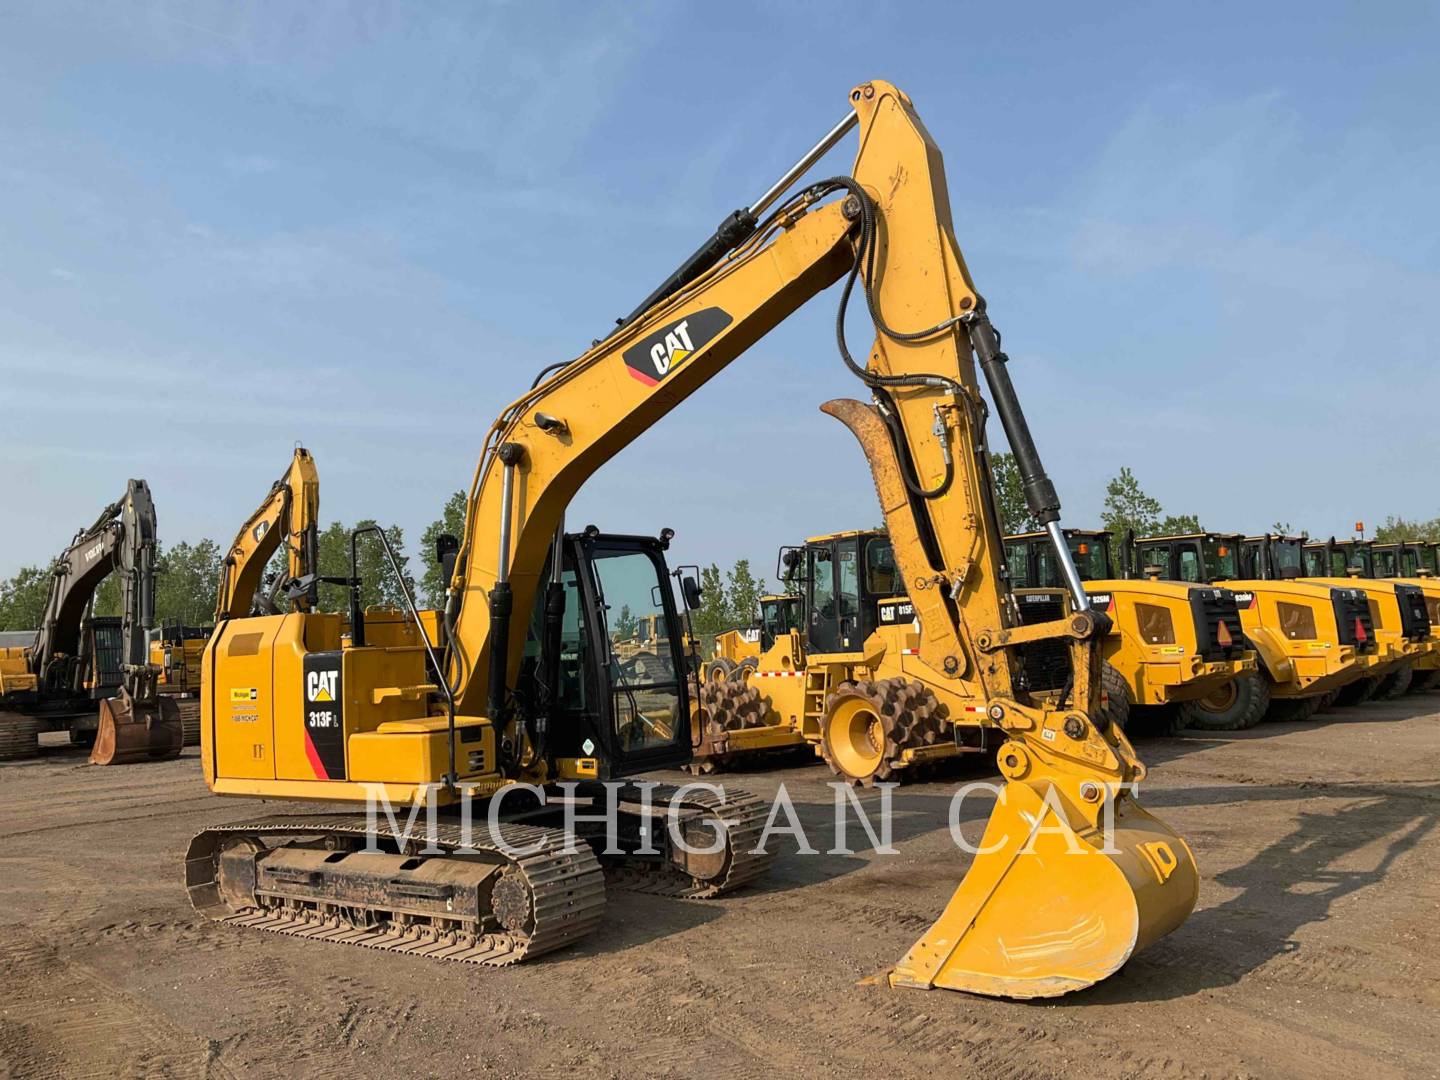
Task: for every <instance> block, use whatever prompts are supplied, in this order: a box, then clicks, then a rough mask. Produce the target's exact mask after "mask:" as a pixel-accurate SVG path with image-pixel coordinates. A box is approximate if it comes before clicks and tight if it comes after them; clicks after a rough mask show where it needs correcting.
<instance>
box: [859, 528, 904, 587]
mask: <svg viewBox="0 0 1440 1080" xmlns="http://www.w3.org/2000/svg"><path fill="white" fill-rule="evenodd" d="M865 589H866V591H867V592H868V593H869V594H870V595H871V596H875V597H880V596H894V595H896V594H897V593H900V592H903V591H904V586H903V585H902V584H901V583H900V572H899V571H898V570H897V569H896V567H895V548H894V547H893V546H891V544H890V539H889V537H883V538H877V539H875V540H871V541H870V542H869V543H867V544H866V545H865Z"/></svg>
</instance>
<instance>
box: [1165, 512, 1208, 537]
mask: <svg viewBox="0 0 1440 1080" xmlns="http://www.w3.org/2000/svg"><path fill="white" fill-rule="evenodd" d="M1204 531H1205V530H1204V529H1202V528H1201V527H1200V519H1199V518H1198V517H1196V516H1195V515H1194V514H1167V515H1165V517H1163V518H1162V519H1161V520H1160V524H1159V525H1158V526H1156V532H1158V533H1159V534H1160V535H1161V536H1183V535H1184V534H1185V533H1198V532H1204Z"/></svg>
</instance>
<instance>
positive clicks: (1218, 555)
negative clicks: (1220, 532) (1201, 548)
mask: <svg viewBox="0 0 1440 1080" xmlns="http://www.w3.org/2000/svg"><path fill="white" fill-rule="evenodd" d="M1236 547H1237V545H1236V543H1235V541H1233V540H1206V541H1205V571H1206V574H1207V580H1209V581H1224V580H1225V579H1227V578H1237V577H1239V576H1240V553H1239V552H1238V551H1237V550H1236ZM1185 580H1186V581H1190V580H1192V579H1191V578H1186V579H1185ZM1194 580H1199V579H1198V578H1197V579H1194Z"/></svg>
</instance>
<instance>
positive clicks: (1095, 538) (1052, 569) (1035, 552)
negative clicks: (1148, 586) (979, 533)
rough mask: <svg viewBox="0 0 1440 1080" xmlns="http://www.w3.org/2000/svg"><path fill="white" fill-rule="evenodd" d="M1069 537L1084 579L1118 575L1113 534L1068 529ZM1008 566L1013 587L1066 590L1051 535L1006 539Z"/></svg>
mask: <svg viewBox="0 0 1440 1080" xmlns="http://www.w3.org/2000/svg"><path fill="white" fill-rule="evenodd" d="M1065 540H1066V543H1067V544H1068V545H1069V547H1070V557H1071V559H1073V560H1074V562H1075V569H1076V570H1078V571H1079V572H1080V580H1081V581H1108V580H1111V579H1113V578H1114V577H1115V566H1114V563H1113V561H1112V559H1111V556H1110V534H1109V533H1108V532H1103V531H1097V530H1090V529H1066V530H1065ZM1005 567H1006V570H1007V571H1008V574H1009V578H1010V587H1011V588H1012V589H1063V588H1064V587H1065V584H1064V579H1063V578H1062V577H1061V574H1060V564H1059V561H1058V560H1057V559H1056V557H1055V547H1054V545H1053V544H1052V543H1051V542H1050V535H1049V534H1048V533H1043V532H1028V533H1018V534H1016V535H1014V536H1007V537H1006V538H1005Z"/></svg>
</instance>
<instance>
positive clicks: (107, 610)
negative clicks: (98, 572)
mask: <svg viewBox="0 0 1440 1080" xmlns="http://www.w3.org/2000/svg"><path fill="white" fill-rule="evenodd" d="M123 606H124V603H123V601H122V600H121V598H120V575H119V574H116V573H115V572H114V571H111V573H110V575H109V576H108V577H106V578H105V580H104V581H102V582H100V585H99V586H98V587H97V588H96V590H95V607H94V612H95V614H96V615H120V614H122V611H121V609H122V607H123Z"/></svg>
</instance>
